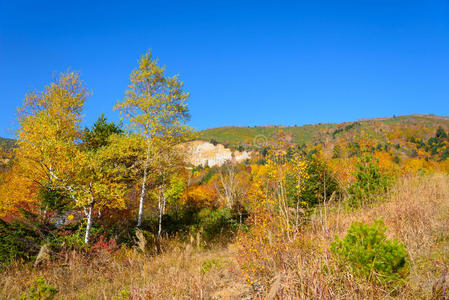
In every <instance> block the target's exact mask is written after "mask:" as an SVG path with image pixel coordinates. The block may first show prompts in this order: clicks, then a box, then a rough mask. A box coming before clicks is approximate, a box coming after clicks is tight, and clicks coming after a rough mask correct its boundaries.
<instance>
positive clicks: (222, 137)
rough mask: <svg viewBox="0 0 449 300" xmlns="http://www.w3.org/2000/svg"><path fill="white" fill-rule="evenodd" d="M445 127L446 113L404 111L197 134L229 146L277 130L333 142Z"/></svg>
mask: <svg viewBox="0 0 449 300" xmlns="http://www.w3.org/2000/svg"><path fill="white" fill-rule="evenodd" d="M438 127H442V128H444V129H445V130H448V129H449V117H443V116H436V115H406V116H393V117H387V118H377V119H366V120H358V121H353V122H344V123H339V124H335V123H320V124H313V125H303V126H282V125H266V126H253V127H249V126H248V127H245V126H227V127H217V128H211V129H206V130H202V131H200V132H199V137H200V138H201V139H203V140H207V141H216V142H218V143H221V144H224V145H228V146H230V147H238V146H240V145H241V146H245V147H251V145H253V144H254V139H255V138H256V137H258V136H265V137H266V138H267V139H269V138H270V137H272V136H274V135H276V134H277V133H278V132H279V130H281V131H283V132H284V133H285V134H287V135H288V136H290V137H291V139H292V141H293V142H295V143H298V144H306V145H310V144H317V143H337V142H338V141H341V140H343V141H349V140H351V139H353V138H354V137H361V136H365V137H367V138H369V139H372V140H373V142H377V143H386V142H388V141H392V140H395V141H404V142H405V141H406V140H407V139H408V138H410V137H412V136H413V137H415V138H420V139H428V138H429V137H431V136H432V135H433V133H434V131H435V130H436V128H438Z"/></svg>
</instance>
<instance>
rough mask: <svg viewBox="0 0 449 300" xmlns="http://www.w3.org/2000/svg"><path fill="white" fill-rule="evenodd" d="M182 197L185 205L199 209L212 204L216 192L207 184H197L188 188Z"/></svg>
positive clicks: (213, 203)
mask: <svg viewBox="0 0 449 300" xmlns="http://www.w3.org/2000/svg"><path fill="white" fill-rule="evenodd" d="M182 198H183V200H184V201H183V202H184V204H185V205H187V206H189V207H194V208H197V209H201V208H206V207H212V206H214V205H215V200H216V198H217V194H216V192H215V189H214V188H212V187H210V186H208V185H198V186H193V187H190V188H188V189H187V191H186V192H185V193H184V195H183V197H182Z"/></svg>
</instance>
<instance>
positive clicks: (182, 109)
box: [114, 51, 189, 227]
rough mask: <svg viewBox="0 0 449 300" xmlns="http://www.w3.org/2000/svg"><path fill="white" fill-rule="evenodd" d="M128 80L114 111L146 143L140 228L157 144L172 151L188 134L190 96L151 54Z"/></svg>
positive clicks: (180, 83) (138, 223) (145, 56)
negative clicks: (129, 81)
mask: <svg viewBox="0 0 449 300" xmlns="http://www.w3.org/2000/svg"><path fill="white" fill-rule="evenodd" d="M130 80H131V84H130V85H129V88H128V90H127V91H126V95H125V98H124V100H123V101H122V102H119V103H117V105H116V106H115V108H114V109H116V110H119V111H120V112H121V113H122V115H123V118H124V119H125V120H126V121H127V124H128V125H129V126H130V128H131V129H132V130H135V131H137V132H138V133H139V134H140V135H141V136H142V137H143V138H144V140H145V143H146V147H145V150H144V151H145V155H144V156H145V158H144V162H143V164H142V170H143V175H142V182H141V192H140V199H139V212H138V218H137V226H138V227H139V226H141V224H142V215H143V206H144V199H145V194H146V188H147V181H148V171H149V167H150V165H151V164H152V160H154V159H155V158H156V157H155V155H156V152H157V151H155V149H156V147H157V146H156V143H158V142H163V143H165V144H167V143H169V144H170V147H172V146H174V145H175V144H177V143H179V141H180V138H182V136H183V135H184V134H185V133H186V132H188V131H189V129H188V127H187V126H186V125H185V123H186V122H187V120H188V117H189V114H188V108H187V103H186V101H187V99H188V97H189V94H188V93H185V92H184V90H183V82H182V81H180V80H179V78H178V76H176V75H175V76H173V77H169V76H167V75H166V73H165V67H161V66H160V65H159V61H158V59H156V58H153V56H152V53H151V51H149V52H147V53H145V54H144V55H143V56H142V57H141V58H140V60H139V62H138V67H137V68H136V69H135V70H133V71H132V72H131V75H130ZM164 147H165V146H164Z"/></svg>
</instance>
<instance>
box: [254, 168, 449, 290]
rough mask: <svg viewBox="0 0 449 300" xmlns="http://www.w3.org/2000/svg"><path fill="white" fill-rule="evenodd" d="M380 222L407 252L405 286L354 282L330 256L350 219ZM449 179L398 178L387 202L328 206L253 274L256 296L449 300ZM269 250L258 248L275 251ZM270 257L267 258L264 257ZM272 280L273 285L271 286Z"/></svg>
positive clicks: (359, 279)
mask: <svg viewBox="0 0 449 300" xmlns="http://www.w3.org/2000/svg"><path fill="white" fill-rule="evenodd" d="M375 219H383V220H384V221H385V224H386V226H387V227H388V231H387V235H388V236H389V237H390V238H397V239H398V240H400V241H402V242H403V243H404V244H405V246H406V248H407V249H408V251H409V254H410V257H409V260H410V265H411V272H410V276H409V278H408V281H407V282H406V283H405V284H401V285H396V286H391V285H390V286H387V285H381V284H377V283H375V282H373V281H370V280H366V279H361V278H355V277H354V276H353V275H352V272H351V270H350V267H349V266H346V265H341V264H339V263H338V262H336V261H335V259H334V257H333V256H332V255H331V253H330V250H329V249H330V244H331V242H332V241H333V240H334V236H335V235H336V234H337V235H339V236H344V235H345V234H346V231H347V229H348V228H349V227H350V225H351V224H352V223H353V222H354V221H363V222H366V223H372V222H373V221H374V220H375ZM448 228H449V177H448V176H447V175H442V174H434V175H431V176H428V177H408V178H402V179H401V180H400V181H399V182H398V183H397V184H396V185H395V186H394V188H393V189H392V191H391V195H389V197H388V200H385V201H384V202H380V203H379V202H378V203H375V204H373V205H371V206H369V207H363V208H360V209H358V210H355V211H354V210H351V211H349V210H348V209H347V208H345V206H344V205H343V204H341V203H330V204H329V205H327V206H326V207H322V208H321V209H319V210H318V212H317V213H316V214H315V215H313V216H312V220H311V222H310V223H309V224H308V225H307V226H306V227H305V228H304V230H303V235H302V237H301V239H300V241H299V242H295V243H291V244H288V243H289V242H288V241H285V244H286V245H285V246H283V247H282V249H279V251H275V252H274V254H273V257H275V256H276V259H268V260H267V262H266V263H264V261H263V260H258V261H257V263H258V264H264V266H263V267H264V272H263V273H261V272H259V273H257V272H256V273H252V274H251V279H250V280H252V281H254V282H258V283H260V285H261V286H260V289H259V295H260V296H262V297H267V296H268V295H272V294H273V293H272V292H273V290H274V289H275V290H276V295H277V297H278V298H280V299H292V298H294V299H389V298H401V299H449V277H447V275H446V274H447V271H448V266H449V232H448ZM272 250H273V249H266V247H264V249H258V250H257V251H258V252H259V253H260V252H261V253H273V252H272ZM263 256H264V257H265V256H268V255H263ZM270 280H271V283H270Z"/></svg>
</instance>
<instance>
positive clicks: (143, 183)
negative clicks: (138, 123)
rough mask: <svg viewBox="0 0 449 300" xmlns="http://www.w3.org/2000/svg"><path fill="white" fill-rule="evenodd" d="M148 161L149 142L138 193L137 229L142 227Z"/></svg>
mask: <svg viewBox="0 0 449 300" xmlns="http://www.w3.org/2000/svg"><path fill="white" fill-rule="evenodd" d="M149 160H150V142H149V141H148V148H147V157H146V159H145V163H144V166H143V180H142V190H141V192H140V201H139V215H138V217H137V227H140V226H141V225H142V216H143V201H144V199H145V192H146V184H147V172H148V162H149Z"/></svg>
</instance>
